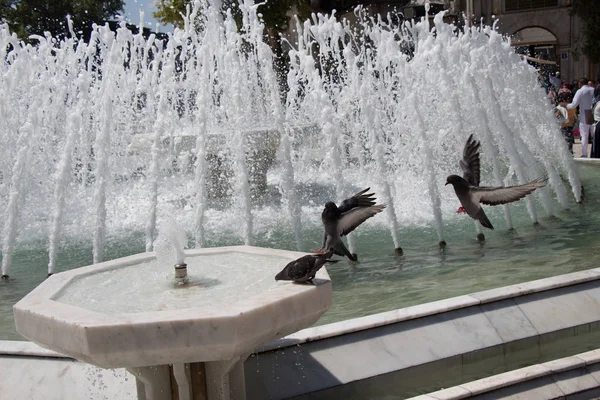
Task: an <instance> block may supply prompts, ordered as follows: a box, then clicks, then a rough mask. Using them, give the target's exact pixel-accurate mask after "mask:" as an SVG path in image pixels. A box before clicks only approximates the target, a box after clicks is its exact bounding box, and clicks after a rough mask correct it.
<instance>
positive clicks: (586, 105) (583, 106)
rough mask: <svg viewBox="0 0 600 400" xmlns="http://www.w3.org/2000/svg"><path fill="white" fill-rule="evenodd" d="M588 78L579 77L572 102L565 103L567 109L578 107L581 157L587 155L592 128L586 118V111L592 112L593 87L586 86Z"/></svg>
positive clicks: (590, 122)
mask: <svg viewBox="0 0 600 400" xmlns="http://www.w3.org/2000/svg"><path fill="white" fill-rule="evenodd" d="M587 83H588V79H587V78H581V79H580V80H579V82H578V86H579V89H578V90H577V92H576V93H575V97H573V102H572V103H569V104H567V109H569V108H575V107H579V136H580V137H581V157H587V149H588V137H589V134H590V129H591V128H592V121H591V120H590V119H592V118H589V119H587V120H586V113H591V112H592V104H593V102H594V88H593V87H591V86H588V84H587Z"/></svg>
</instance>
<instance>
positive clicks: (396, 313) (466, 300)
mask: <svg viewBox="0 0 600 400" xmlns="http://www.w3.org/2000/svg"><path fill="white" fill-rule="evenodd" d="M598 279H600V268H592V269H588V270H584V271H578V272H572V273H569V274H562V275H557V276H552V277H549V278H543V279H537V280H534V281H529V282H523V283H518V284H515V285H509V286H503V287H499V288H495V289H489V290H484V291H480V292H474V293H470V294H466V295H461V296H456V297H450V298H448V299H443V300H438V301H433V302H429V303H423V304H418V305H415V306H410V307H405V308H399V309H396V310H392V311H386V312H382V313H377V314H372V315H367V316H364V317H359V318H354V319H349V320H345V321H339V322H333V323H331V324H327V325H321V326H315V327H311V328H306V329H303V330H301V331H298V332H296V333H293V334H291V335H288V336H285V337H282V338H281V339H277V340H274V341H272V342H270V343H267V344H265V345H264V346H261V347H259V348H257V349H256V351H255V352H256V353H261V352H265V351H270V350H274V349H280V348H284V347H289V346H295V345H298V344H302V343H306V342H312V341H315V340H320V339H327V338H330V337H334V336H339V335H344V334H348V333H353V332H359V331H363V330H366V329H371V328H377V327H380V326H384V325H390V324H394V323H398V322H403V321H408V320H411V319H416V318H422V317H427V316H431V315H436V314H441V313H444V312H447V311H453V310H458V309H461V308H467V307H472V306H477V305H481V304H487V303H492V302H495V301H500V300H506V299H510V298H515V297H520V296H525V295H528V294H533V293H539V292H544V291H548V290H552V289H558V288H562V287H566V286H571V285H577V284H580V283H585V282H590V281H595V280H598Z"/></svg>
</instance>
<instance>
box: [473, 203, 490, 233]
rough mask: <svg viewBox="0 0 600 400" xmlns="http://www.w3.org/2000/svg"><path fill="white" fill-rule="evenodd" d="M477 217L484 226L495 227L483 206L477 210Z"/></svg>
mask: <svg viewBox="0 0 600 400" xmlns="http://www.w3.org/2000/svg"><path fill="white" fill-rule="evenodd" d="M475 219H476V220H478V221H479V222H480V223H481V225H482V226H485V227H486V228H489V229H494V227H493V226H492V223H491V222H490V220H489V219H488V217H487V215H485V212H484V211H483V208H480V209H479V211H477V214H475Z"/></svg>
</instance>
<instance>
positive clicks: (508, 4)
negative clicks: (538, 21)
mask: <svg viewBox="0 0 600 400" xmlns="http://www.w3.org/2000/svg"><path fill="white" fill-rule="evenodd" d="M546 7H558V0H504V11H505V12H509V11H525V10H533V9H536V8H546Z"/></svg>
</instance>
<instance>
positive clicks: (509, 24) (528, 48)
mask: <svg viewBox="0 0 600 400" xmlns="http://www.w3.org/2000/svg"><path fill="white" fill-rule="evenodd" d="M571 3H572V1H571V0H457V1H455V2H454V3H453V4H452V6H453V7H454V9H453V10H452V11H453V12H454V13H455V14H457V15H462V14H465V15H466V14H467V11H468V10H472V11H471V13H470V14H471V18H470V22H471V23H474V24H479V23H482V22H483V23H484V24H493V23H494V22H495V21H496V20H497V27H498V30H499V31H500V32H502V33H503V34H506V35H507V36H510V37H511V41H512V44H513V45H514V46H515V47H517V48H518V51H519V52H520V53H524V54H527V55H528V56H530V57H531V58H534V59H538V60H543V61H541V63H543V64H540V65H544V66H546V68H549V69H550V70H551V71H552V70H553V71H558V72H560V75H561V79H562V80H563V81H572V80H575V79H579V78H581V77H584V76H585V77H588V78H590V79H594V80H599V79H600V76H599V72H600V71H599V69H598V67H599V66H598V65H594V64H592V63H591V62H590V61H589V60H588V58H587V57H586V56H584V55H583V53H582V52H581V46H582V45H583V23H582V22H581V20H580V18H579V17H577V16H574V15H573V16H572V15H570V13H569V12H570V10H571ZM599 6H600V4H599ZM544 61H546V62H544ZM552 62H553V63H555V64H551V63H552Z"/></svg>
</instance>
